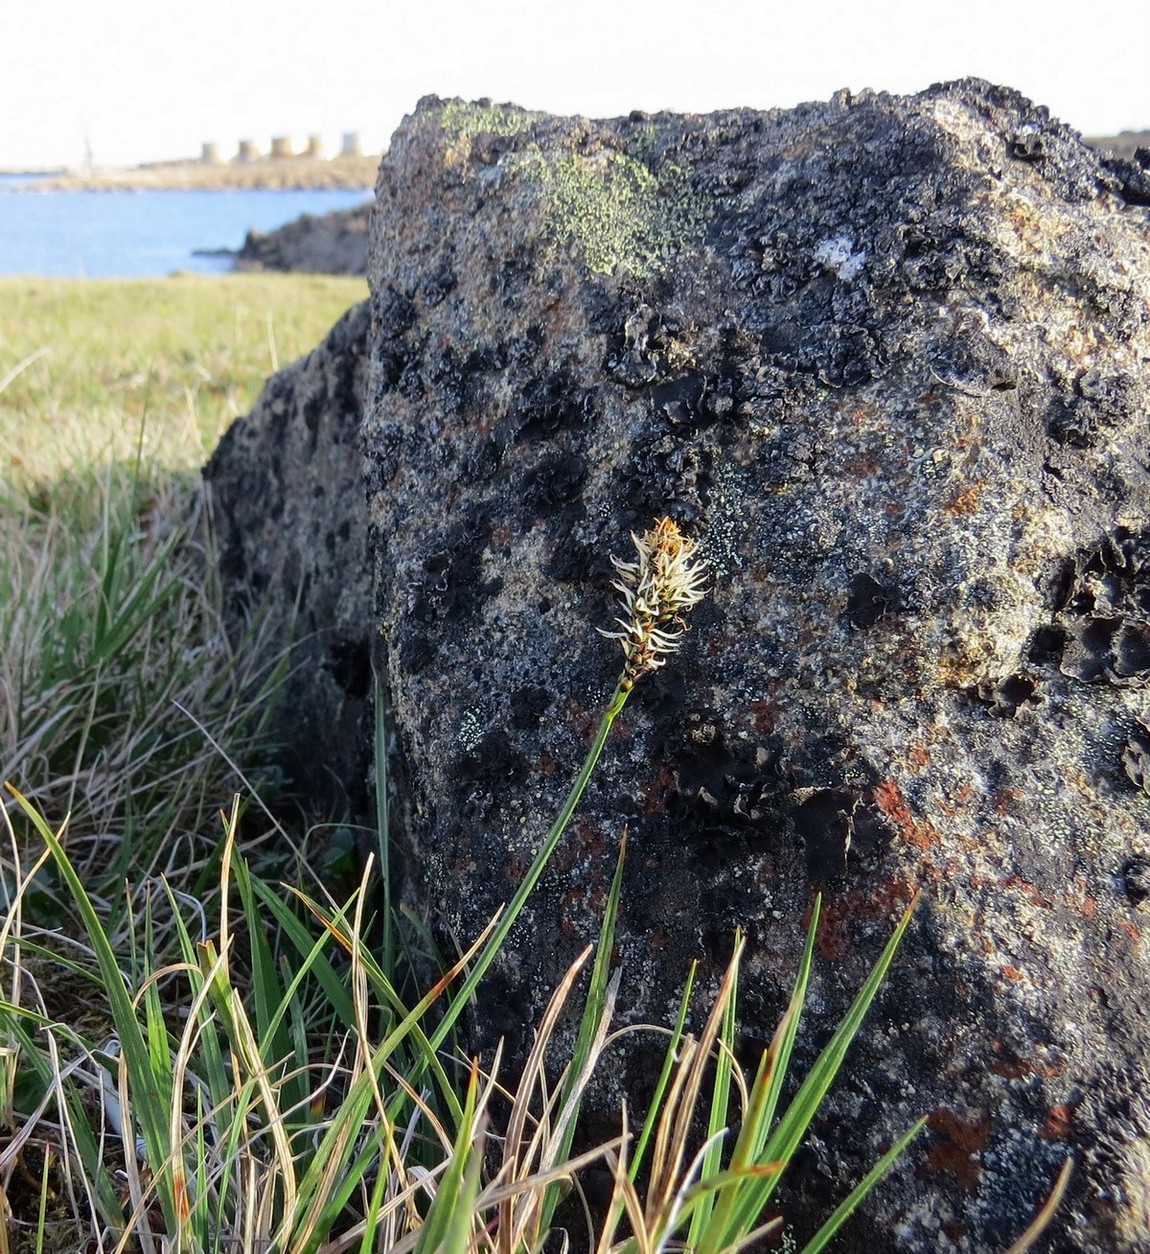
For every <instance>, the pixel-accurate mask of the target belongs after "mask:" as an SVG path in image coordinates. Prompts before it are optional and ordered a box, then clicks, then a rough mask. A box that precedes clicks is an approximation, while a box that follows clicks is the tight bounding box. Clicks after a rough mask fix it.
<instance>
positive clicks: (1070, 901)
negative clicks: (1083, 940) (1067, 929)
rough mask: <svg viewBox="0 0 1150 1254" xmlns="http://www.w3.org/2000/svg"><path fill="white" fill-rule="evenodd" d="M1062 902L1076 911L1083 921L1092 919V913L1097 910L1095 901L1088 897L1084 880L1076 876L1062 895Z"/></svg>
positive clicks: (1088, 893)
mask: <svg viewBox="0 0 1150 1254" xmlns="http://www.w3.org/2000/svg"><path fill="white" fill-rule="evenodd" d="M1062 900H1063V901H1064V902H1065V903H1066V905H1068V906H1069V907H1070V909H1071V910H1077V911H1078V913H1079V914H1080V915H1081V916H1082V917H1083V918H1084V919H1092V918H1093V917H1094V911H1095V910H1096V909H1097V908H1098V901H1097V899H1096V898H1094V897H1092V896H1091V895H1090V892H1089V890H1088V889H1087V887H1086V880H1085V878H1084V877H1083V876H1081V875H1076V876H1075V877H1074V879H1072V880H1071V881H1070V883H1069V884H1068V885H1067V887H1066V891H1065V892H1064V893H1063V894H1062Z"/></svg>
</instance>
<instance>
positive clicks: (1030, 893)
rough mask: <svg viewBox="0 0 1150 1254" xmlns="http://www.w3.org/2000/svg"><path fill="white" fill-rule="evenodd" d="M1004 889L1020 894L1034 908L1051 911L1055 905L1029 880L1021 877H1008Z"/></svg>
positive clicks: (1004, 881)
mask: <svg viewBox="0 0 1150 1254" xmlns="http://www.w3.org/2000/svg"><path fill="white" fill-rule="evenodd" d="M1002 887H1003V888H1009V889H1012V890H1013V891H1014V892H1017V893H1020V894H1021V895H1022V896H1023V897H1025V898H1026V900H1027V901H1028V902H1029V903H1030V904H1031V905H1032V906H1039V907H1041V908H1042V909H1043V910H1050V909H1051V908H1052V907H1053V905H1054V901H1053V899H1052V898H1050V897H1048V896H1047V895H1046V894H1045V893H1043V892H1040V891H1039V890H1038V889H1037V888H1035V886H1034V885H1033V884H1031V883H1030V882H1029V881H1028V880H1024V879H1023V878H1022V876H1021V875H1008V876H1007V877H1006V878H1005V879H1004V880H1003V881H1002Z"/></svg>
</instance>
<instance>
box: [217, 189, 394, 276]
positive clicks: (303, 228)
mask: <svg viewBox="0 0 1150 1254" xmlns="http://www.w3.org/2000/svg"><path fill="white" fill-rule="evenodd" d="M370 215H371V204H370V203H369V204H365V205H357V206H356V208H354V209H341V210H336V211H335V212H333V213H325V214H318V215H317V214H310V213H305V214H304V215H303V216H302V217H299V218H296V219H295V221H294V222H289V223H287V225H286V226H281V227H280V228H279V229H278V230H275V231H267V232H264V231H249V232H248V235H247V239H245V240H244V246H243V248H241V249H240V251H239V252H238V253H235V254H234V256H235V261H234V263H233V265H232V269H233V270H237V271H244V270H248V271H251V270H279V271H291V270H296V271H304V272H306V273H309V274H349V275H365V274H366V273H367V228H368V220H369V218H370Z"/></svg>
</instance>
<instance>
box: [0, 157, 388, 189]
mask: <svg viewBox="0 0 1150 1254" xmlns="http://www.w3.org/2000/svg"><path fill="white" fill-rule="evenodd" d="M379 160H380V159H379V157H378V156H347V157H342V156H341V157H333V158H331V159H330V160H328V159H326V158H322V157H302V156H301V157H260V158H257V159H256V160H253V161H243V162H241V161H230V162H219V163H209V162H205V161H195V160H192V161H158V162H153V163H150V164H148V165H140V166H134V167H132V168H130V169H111V168H109V169H95V170H93V171H92V172H91V173H88V174H76V173H53V174H50V175H47V176H46V177H44V178H37V179H32V180H30V181H25V180H23V179H21V180H20V181H19V182H14V183H13V184H11V185H9V186H7V187H4V190H6V191H11V192H21V193H25V192H95V191H206V192H216V191H324V190H338V189H344V190H348V191H358V190H361V189H366V190H371V189H372V188H373V187H374V186H375V174H376V170H377V168H378V166H379ZM0 175H2V172H0ZM0 186H3V183H2V179H0Z"/></svg>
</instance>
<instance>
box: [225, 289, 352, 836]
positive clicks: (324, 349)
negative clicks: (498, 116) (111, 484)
mask: <svg viewBox="0 0 1150 1254" xmlns="http://www.w3.org/2000/svg"><path fill="white" fill-rule="evenodd" d="M369 328H370V314H369V310H368V304H367V302H366V301H365V302H364V303H363V304H361V305H357V306H356V307H355V308H353V309H351V310H349V311H348V313H347V314H345V315H344V317H343V318H342V319H341V320H340V321H339V322H338V323H336V325H335V326H334V327H333V328H332V330H331V331H330V332H329V333H328V336H327V338H326V339H325V340H324V342H323V343H322V344H321V345H319V346H318V347H317V348H316V349H314V350H313V351H312V352H311V353H309V354H308V355H307V357H305V358H303V359H302V360H300V361H298V362H296V363H295V364H294V365H292V366H289V367H287V368H286V369H285V370H281V371H280V372H279V373H278V374H276V375H274V376H273V377H272V378H271V379H269V380H268V382H267V384H266V385H265V387H264V390H263V393H262V395H261V396H260V398H259V400H258V401H257V403H256V407H255V409H254V410H253V411H252V413H251V414H250V415H249V416H248V417H247V418H244V419H241V420H240V421H239V422H236V423H234V424H233V425H232V427H231V429H230V430H229V431H228V432H227V434H226V435H225V436H224V438H223V440H221V441H220V444H219V447H218V448H217V449H216V451H215V453H214V454H213V455H212V459H211V461H210V462H209V463H208V465H207V466H206V467H205V469H204V479H205V482H206V485H207V494H208V500H209V503H210V506H211V517H212V525H213V529H214V533H215V543H216V546H217V551H218V555H219V568H220V575H221V578H222V579H223V582H224V587H225V591H226V594H227V597H228V601H229V612H230V617H231V620H232V622H233V623H234V624H235V625H236V630H247V629H248V628H249V627H250V626H251V625H252V623H253V621H254V620H256V619H258V618H263V619H266V621H265V622H264V631H265V636H266V639H267V642H268V649H269V652H276V651H288V650H290V653H289V662H288V665H289V671H288V674H287V678H286V680H285V682H284V684H283V687H282V689H281V692H280V696H279V700H278V705H277V708H276V711H275V726H274V729H273V730H274V732H275V734H276V736H277V738H278V739H279V741H280V742H281V743H282V744H283V745H284V760H283V765H284V767H285V768H286V771H287V775H288V779H289V781H290V783H291V784H292V786H293V787H294V788H295V789H298V790H299V791H300V792H302V793H304V794H306V795H307V796H308V797H310V798H311V799H312V801H313V802H314V803H315V804H316V806H317V809H318V810H320V811H322V813H323V816H324V817H331V816H336V817H342V818H349V817H354V818H361V817H363V816H364V814H365V813H366V808H367V804H368V800H367V788H368V769H369V763H370V762H371V734H372V728H373V727H374V717H373V713H372V700H371V676H372V670H371V655H370V643H371V638H372V635H373V634H374V633H373V631H372V628H371V625H370V610H371V577H370V566H369V563H368V561H367V547H366V542H367V520H366V516H365V512H364V504H363V488H362V486H361V467H360V452H359V449H360V444H359V431H360V426H361V424H362V422H363V390H364V376H365V373H366V369H367V346H368V331H369Z"/></svg>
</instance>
